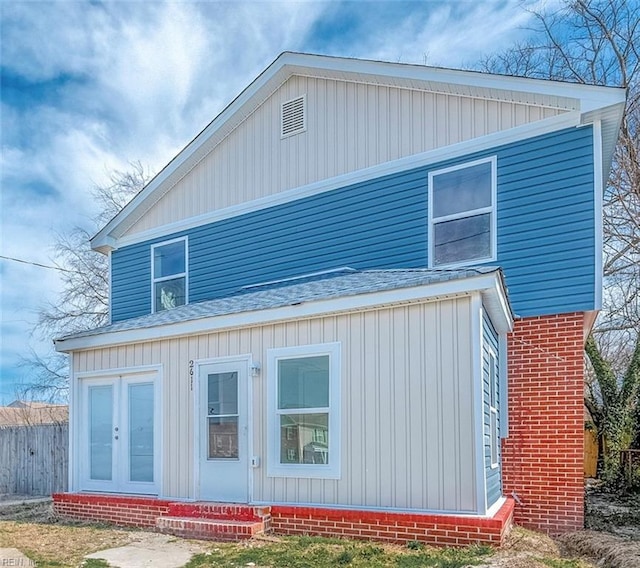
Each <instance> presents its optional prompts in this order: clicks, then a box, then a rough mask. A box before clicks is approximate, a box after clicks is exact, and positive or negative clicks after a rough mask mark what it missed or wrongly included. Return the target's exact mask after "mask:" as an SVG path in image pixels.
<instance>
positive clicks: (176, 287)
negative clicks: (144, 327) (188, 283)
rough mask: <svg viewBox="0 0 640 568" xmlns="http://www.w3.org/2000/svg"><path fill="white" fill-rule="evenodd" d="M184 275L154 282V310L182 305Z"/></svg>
mask: <svg viewBox="0 0 640 568" xmlns="http://www.w3.org/2000/svg"><path fill="white" fill-rule="evenodd" d="M184 280H185V279H184V277H183V278H175V279H174V280H163V281H162V282H156V293H155V295H156V312H159V311H161V310H169V309H171V308H176V307H178V306H184V301H185V294H184Z"/></svg>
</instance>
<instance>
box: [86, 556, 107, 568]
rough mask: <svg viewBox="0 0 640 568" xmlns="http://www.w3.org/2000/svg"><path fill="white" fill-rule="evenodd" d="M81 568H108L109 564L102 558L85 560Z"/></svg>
mask: <svg viewBox="0 0 640 568" xmlns="http://www.w3.org/2000/svg"><path fill="white" fill-rule="evenodd" d="M82 568H109V563H108V562H107V561H106V560H103V559H102V558H87V559H86V560H85V561H84V562H83V563H82Z"/></svg>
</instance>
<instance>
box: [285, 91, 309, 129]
mask: <svg viewBox="0 0 640 568" xmlns="http://www.w3.org/2000/svg"><path fill="white" fill-rule="evenodd" d="M306 106H307V104H306V96H305V95H302V96H301V97H297V98H295V99H291V100H290V101H286V102H284V103H282V113H281V121H280V124H281V129H280V137H281V138H286V137H287V136H293V135H294V134H299V133H300V132H304V131H305V130H306V129H307V121H306Z"/></svg>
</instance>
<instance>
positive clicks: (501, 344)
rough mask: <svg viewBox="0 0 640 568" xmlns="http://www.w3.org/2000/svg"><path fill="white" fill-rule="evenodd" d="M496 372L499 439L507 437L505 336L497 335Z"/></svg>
mask: <svg viewBox="0 0 640 568" xmlns="http://www.w3.org/2000/svg"><path fill="white" fill-rule="evenodd" d="M498 349H499V351H500V355H499V357H498V372H499V373H500V416H499V418H500V439H502V438H508V437H509V359H508V354H509V349H508V342H507V334H506V333H499V334H498Z"/></svg>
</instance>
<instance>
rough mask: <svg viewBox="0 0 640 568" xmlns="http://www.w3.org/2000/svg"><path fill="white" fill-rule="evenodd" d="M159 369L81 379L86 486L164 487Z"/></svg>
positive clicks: (151, 490)
mask: <svg viewBox="0 0 640 568" xmlns="http://www.w3.org/2000/svg"><path fill="white" fill-rule="evenodd" d="M158 386H159V385H158V381H157V377H156V372H155V371H152V372H146V373H131V374H123V375H116V376H108V377H106V376H105V377H100V378H86V379H80V396H81V413H82V417H81V421H80V423H81V424H83V425H84V427H82V428H81V431H80V454H81V456H80V483H81V489H84V490H90V491H113V492H118V493H139V494H157V493H158V472H159V463H160V462H159V449H160V445H159V432H160V424H159V409H158V404H157V399H158V396H157V392H156V391H157V389H158Z"/></svg>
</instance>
